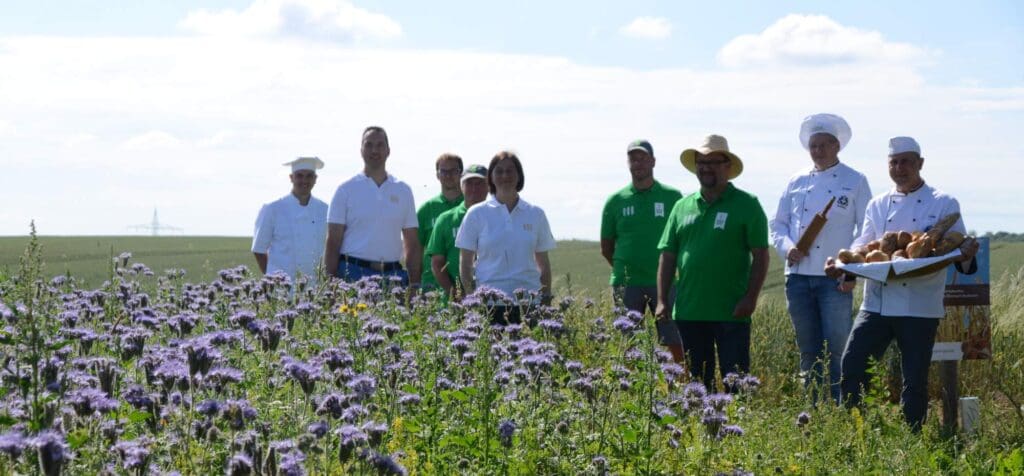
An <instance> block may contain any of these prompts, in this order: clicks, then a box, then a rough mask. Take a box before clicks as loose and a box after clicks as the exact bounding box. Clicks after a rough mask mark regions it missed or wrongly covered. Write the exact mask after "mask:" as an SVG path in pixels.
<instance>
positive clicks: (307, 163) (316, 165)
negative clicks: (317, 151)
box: [281, 157, 324, 172]
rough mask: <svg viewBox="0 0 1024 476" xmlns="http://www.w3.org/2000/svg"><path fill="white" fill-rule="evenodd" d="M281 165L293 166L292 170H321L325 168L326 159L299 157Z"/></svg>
mask: <svg viewBox="0 0 1024 476" xmlns="http://www.w3.org/2000/svg"><path fill="white" fill-rule="evenodd" d="M281 165H290V166H292V172H297V171H299V170H313V171H316V170H320V169H322V168H324V161H322V160H320V158H319V157H299V158H297V159H295V160H293V161H291V162H285V163H283V164H281Z"/></svg>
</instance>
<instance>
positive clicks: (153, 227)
mask: <svg viewBox="0 0 1024 476" xmlns="http://www.w3.org/2000/svg"><path fill="white" fill-rule="evenodd" d="M128 228H129V229H131V230H135V231H148V232H150V234H152V235H153V236H160V233H161V232H164V233H165V234H166V233H173V234H177V235H180V234H182V233H183V230H182V229H181V228H178V227H176V226H170V225H164V224H162V223H160V220H159V219H158V218H157V215H156V208H154V209H153V221H152V222H151V223H146V224H143V225H131V226H129V227H128Z"/></svg>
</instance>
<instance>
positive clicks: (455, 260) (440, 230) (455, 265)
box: [423, 203, 466, 286]
mask: <svg viewBox="0 0 1024 476" xmlns="http://www.w3.org/2000/svg"><path fill="white" fill-rule="evenodd" d="M463 218H466V204H465V203H460V204H459V206H457V207H455V208H453V209H451V210H448V211H446V212H444V213H442V214H441V216H439V217H437V221H436V222H435V223H434V231H433V233H431V234H430V244H428V245H427V250H426V251H425V252H424V253H423V254H424V255H425V256H426V257H427V263H430V257H431V256H434V255H444V257H445V261H446V262H447V263H446V266H447V267H448V269H446V271H448V276H449V277H451V278H452V282H453V283H455V285H456V286H458V285H459V249H458V248H456V247H455V237H456V236H457V235H458V234H459V227H460V226H462V219H463Z"/></svg>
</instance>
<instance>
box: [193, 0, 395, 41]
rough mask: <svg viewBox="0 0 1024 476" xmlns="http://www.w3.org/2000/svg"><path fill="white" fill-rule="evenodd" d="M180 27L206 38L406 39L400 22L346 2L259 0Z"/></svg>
mask: <svg viewBox="0 0 1024 476" xmlns="http://www.w3.org/2000/svg"><path fill="white" fill-rule="evenodd" d="M180 26H181V27H182V28H185V29H187V30H190V31H194V32H197V33H201V34H204V35H215V36H235V37H245V36H285V37H303V38H313V39H318V40H326V41H337V42H343V43H348V42H352V41H361V40H365V39H389V38H396V37H399V36H401V35H402V26H401V25H400V24H399V23H398V22H397V21H395V20H393V19H391V18H390V17H388V16H386V15H382V14H379V13H373V12H370V11H368V10H365V9H362V8H359V7H356V6H355V5H352V4H351V3H350V2H347V1H345V0H255V1H254V2H253V3H252V4H251V5H249V7H247V8H246V9H245V10H242V11H237V10H231V9H227V10H221V11H209V10H206V9H200V10H196V11H193V12H190V13H189V14H188V16H187V17H185V19H184V20H182V21H181V23H180Z"/></svg>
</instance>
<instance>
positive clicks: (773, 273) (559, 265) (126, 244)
mask: <svg viewBox="0 0 1024 476" xmlns="http://www.w3.org/2000/svg"><path fill="white" fill-rule="evenodd" d="M39 240H40V243H41V244H42V246H43V261H44V262H45V263H46V270H45V272H46V274H47V275H51V276H52V275H57V274H64V273H66V272H67V273H70V274H71V275H73V276H75V277H77V278H79V279H83V280H85V282H86V284H89V285H93V286H99V285H100V284H102V283H103V281H104V280H107V279H109V277H110V260H111V257H113V256H117V255H119V254H120V253H121V252H123V251H129V252H131V253H132V255H133V259H132V261H134V262H139V263H145V264H146V265H148V266H149V267H150V268H151V269H152V270H153V271H155V272H157V273H160V272H162V271H163V270H165V269H169V268H180V269H185V270H186V272H187V274H186V275H185V279H186V281H194V282H198V281H210V280H212V279H213V278H214V277H216V275H217V271H219V270H221V269H224V268H228V267H232V266H236V265H239V264H244V265H246V266H249V267H250V268H255V266H256V263H255V261H254V260H253V257H252V254H251V253H250V252H249V251H248V250H249V244H250V239H249V238H246V237H194V236H193V237H148V236H89V237H86V236H79V237H56V236H53V237H51V236H44V237H40V239H39ZM27 243H28V238H27V237H0V271H2V270H5V269H6V270H7V274H13V272H14V271H15V270H16V269H17V267H18V261H19V259H20V257H21V255H22V252H23V250H24V248H25V245H26V244H27ZM551 266H552V273H553V275H554V287H555V292H556V293H559V294H566V293H571V294H573V295H581V296H588V297H592V298H595V299H599V298H601V297H604V296H606V295H607V294H608V293H607V289H608V273H609V272H610V268H609V266H608V264H607V263H606V262H605V261H604V258H602V257H601V252H600V247H599V246H598V243H597V242H594V241H582V240H566V241H560V242H558V248H556V249H555V250H554V251H552V252H551ZM1022 266H1024V243H1009V242H997V243H993V244H992V277H991V278H992V281H993V282H995V281H996V279H997V278H999V277H1000V276H1002V275H1003V274H1004V273H1005V272H1008V271H1009V272H1016V271H1017V270H1019V269H1020V268H1021V267H1022ZM782 286H783V273H782V262H781V261H780V260H779V259H777V256H775V254H774V253H772V262H771V268H770V270H769V272H768V280H767V281H766V282H765V285H764V292H763V295H764V296H766V297H769V298H778V297H781V296H782Z"/></svg>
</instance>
